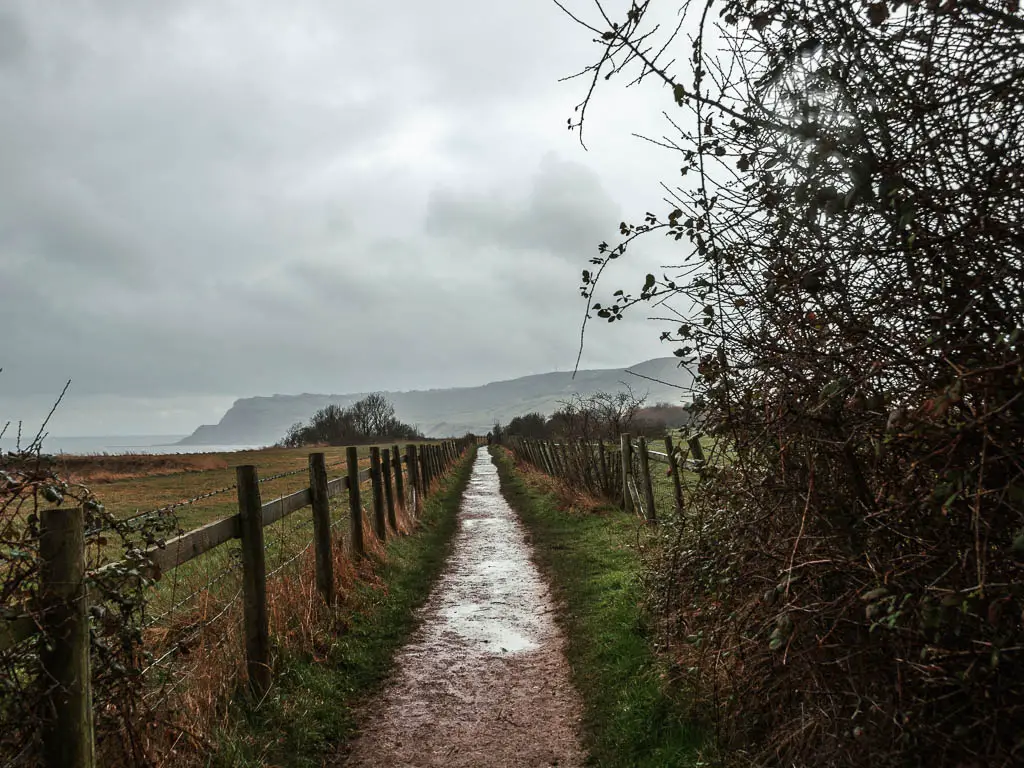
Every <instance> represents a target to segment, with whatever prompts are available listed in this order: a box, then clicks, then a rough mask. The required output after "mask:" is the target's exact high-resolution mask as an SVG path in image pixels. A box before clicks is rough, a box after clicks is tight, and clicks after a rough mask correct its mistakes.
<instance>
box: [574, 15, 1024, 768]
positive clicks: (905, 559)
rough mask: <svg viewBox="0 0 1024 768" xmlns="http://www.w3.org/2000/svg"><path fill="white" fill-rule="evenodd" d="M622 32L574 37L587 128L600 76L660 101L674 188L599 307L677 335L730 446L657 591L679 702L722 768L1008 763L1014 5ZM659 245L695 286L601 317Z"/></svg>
mask: <svg viewBox="0 0 1024 768" xmlns="http://www.w3.org/2000/svg"><path fill="white" fill-rule="evenodd" d="M652 7H653V6H652ZM608 10H609V9H608V7H607V6H605V5H600V6H598V7H597V9H596V11H595V13H594V17H593V19H592V20H590V21H588V20H587V19H584V18H582V17H579V16H577V17H575V18H577V20H579V21H581V22H585V23H587V24H588V26H589V31H588V34H593V35H594V37H595V38H596V40H597V43H598V45H599V46H600V55H599V57H598V60H597V61H596V63H595V64H594V65H593V66H591V67H589V68H588V69H587V70H585V71H584V73H583V75H584V77H585V78H586V80H587V83H588V84H590V86H591V87H590V89H589V90H588V91H587V95H586V97H585V101H584V103H583V104H582V105H581V106H580V108H579V112H578V116H577V117H578V119H577V120H575V121H570V124H571V126H572V127H579V128H581V130H582V126H583V121H584V115H585V111H586V105H587V102H589V100H590V99H591V98H592V96H593V94H594V92H595V91H594V88H595V87H596V86H597V84H599V83H602V82H604V80H605V79H606V78H608V77H612V78H614V77H615V76H623V77H625V78H626V79H627V80H628V81H629V82H631V83H634V84H635V83H637V82H640V81H642V82H656V83H659V84H662V85H665V86H667V88H666V89H665V94H666V100H667V102H668V103H667V105H666V107H667V108H669V107H670V108H671V109H672V111H671V112H669V113H667V115H668V120H669V126H668V127H669V129H670V131H671V133H672V135H671V136H669V137H666V138H654V139H652V140H653V141H654V142H655V143H657V144H660V145H661V146H664V147H665V148H666V150H667V151H668V152H671V153H672V155H671V157H670V158H669V159H670V161H671V165H670V169H669V170H670V174H671V176H673V177H674V178H675V179H677V181H676V182H673V183H671V184H666V185H665V187H664V188H665V191H666V195H667V196H668V209H667V211H666V214H667V215H665V216H662V215H659V214H655V213H649V214H647V215H646V217H645V218H644V221H643V222H642V223H639V224H635V225H634V224H628V223H625V222H623V223H622V225H621V233H622V236H623V240H622V242H621V243H619V244H618V245H615V246H610V245H608V244H606V243H603V244H601V246H600V247H599V253H598V255H597V256H596V257H595V258H594V259H593V260H592V264H591V267H590V268H589V269H587V270H586V271H584V272H583V285H582V293H583V296H584V297H585V298H586V299H587V301H588V312H589V313H592V314H593V315H596V316H598V317H601V318H604V319H606V320H608V321H610V322H614V321H616V320H618V319H620V318H621V317H622V316H623V313H624V312H627V311H630V310H631V309H632V308H633V307H637V306H643V305H645V304H648V303H650V304H657V305H658V306H659V307H660V308H661V309H660V313H661V314H662V315H663V316H666V315H674V316H676V319H675V320H672V321H671V323H670V325H668V327H667V328H666V329H665V331H664V333H663V335H662V338H663V339H665V340H667V341H670V342H673V343H674V344H675V345H676V346H677V352H676V354H677V356H678V357H679V358H680V361H681V363H682V364H685V365H689V366H692V367H693V368H695V369H696V371H697V373H698V379H697V381H696V384H695V387H696V389H697V391H698V400H699V402H700V403H701V412H702V418H703V419H704V423H703V429H704V430H705V431H707V432H709V433H710V434H711V435H712V436H713V437H715V438H716V439H717V443H716V446H717V447H716V449H715V450H719V451H724V450H728V451H729V456H728V457H727V458H728V460H727V461H715V460H714V457H712V460H711V461H710V462H709V463H708V465H707V466H706V467H704V468H703V469H702V471H701V476H700V481H699V487H698V489H697V491H696V492H695V493H694V494H693V498H692V501H691V502H690V504H689V509H688V510H687V514H686V515H685V516H684V517H683V519H674V520H669V521H667V522H666V524H665V525H664V526H662V531H663V557H662V558H660V559H659V560H658V561H657V562H656V564H655V565H653V566H652V569H651V571H650V573H649V577H650V581H649V583H650V588H651V595H650V597H651V601H652V607H653V609H654V611H655V614H656V616H657V617H658V620H659V626H660V631H661V637H660V641H661V643H662V644H663V647H664V648H665V649H666V653H667V655H668V658H669V659H670V660H671V662H672V663H673V664H674V669H675V670H676V671H675V680H676V682H677V683H678V684H680V685H681V686H684V687H685V688H686V689H688V690H689V691H691V693H692V695H693V696H694V701H695V704H696V706H698V707H701V708H704V709H706V710H707V711H709V712H711V713H712V714H713V717H714V718H715V722H716V734H717V746H718V749H719V750H720V753H719V754H720V757H721V758H722V759H724V760H725V761H726V762H730V763H742V764H752V765H787V766H825V765H840V766H846V765H848V766H866V765H871V766H904V765H929V764H930V765H936V766H938V765H951V766H952V765H956V766H983V765H984V766H1010V765H1020V764H1021V763H1022V762H1024V740H1022V736H1021V734H1024V624H1022V621H1024V616H1022V611H1024V578H1022V577H1024V301H1022V296H1024V239H1022V237H1021V233H1020V222H1021V221H1022V220H1024V78H1022V77H1021V75H1020V73H1021V71H1022V70H1024V17H1022V15H1021V11H1020V7H1019V4H1018V3H1017V2H1016V0H969V1H967V0H965V1H962V2H938V1H936V0H932V1H928V2H904V1H901V0H880V1H879V2H871V3H846V2H838V1H836V0H743V2H739V1H738V0H708V2H706V3H701V4H690V3H688V2H687V3H683V4H682V5H681V6H680V7H679V11H680V14H679V18H678V20H677V19H676V18H672V19H671V23H670V24H666V25H658V24H657V23H656V22H655V21H654V20H653V19H651V18H649V15H650V10H649V6H648V3H639V4H631V5H629V6H627V7H626V8H625V9H623V11H622V13H621V15H619V16H617V17H616V18H615V19H612V18H610V17H608V16H606V15H605V13H606V11H608ZM613 22H614V23H613ZM677 24H678V25H679V26H677ZM680 171H681V174H682V175H681V176H680V175H679V173H680ZM651 233H660V234H661V235H663V236H668V237H671V238H672V239H673V240H675V241H677V242H678V244H679V259H678V266H675V267H671V268H666V270H665V272H664V273H662V274H657V275H655V274H648V275H646V276H645V277H644V278H643V279H642V284H641V285H640V286H639V290H635V291H618V292H615V293H611V292H610V291H609V294H611V295H610V298H609V299H608V300H607V301H596V300H595V299H599V298H603V297H602V296H598V294H597V293H596V291H597V290H598V286H599V285H602V286H603V285H604V283H605V282H606V281H607V280H608V279H609V277H610V276H611V274H612V272H613V269H612V267H613V266H614V265H617V264H621V263H622V262H623V261H625V260H626V258H627V254H628V253H629V252H630V249H635V248H636V247H638V246H640V245H642V243H643V240H642V239H641V240H639V241H638V240H637V238H642V237H644V236H649V235H651Z"/></svg>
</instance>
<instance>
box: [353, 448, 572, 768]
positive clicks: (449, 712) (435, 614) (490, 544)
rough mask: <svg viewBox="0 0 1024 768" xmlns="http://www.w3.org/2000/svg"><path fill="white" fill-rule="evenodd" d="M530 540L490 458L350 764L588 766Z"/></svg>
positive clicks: (482, 456)
mask: <svg viewBox="0 0 1024 768" xmlns="http://www.w3.org/2000/svg"><path fill="white" fill-rule="evenodd" d="M530 555H531V552H530V547H529V544H528V542H527V539H526V535H525V531H524V530H523V528H522V526H521V524H520V523H519V521H518V519H517V518H516V515H515V513H514V512H513V511H512V509H511V508H510V507H509V505H508V503H507V502H506V501H505V499H504V497H502V495H501V492H500V490H499V485H498V471H497V468H496V467H495V466H494V464H493V463H492V461H491V457H490V456H489V455H488V453H487V451H486V449H481V450H480V452H479V454H478V456H477V459H476V462H475V464H474V466H473V475H472V478H471V479H470V483H469V487H468V488H467V490H466V492H465V495H464V496H463V499H462V504H461V508H460V511H459V527H458V532H457V534H456V539H455V543H454V549H453V551H452V555H451V557H450V559H449V561H448V563H447V565H446V567H445V571H444V574H443V575H442V577H441V579H440V580H439V581H438V583H437V585H436V586H435V588H434V591H433V592H432V593H431V596H430V599H429V600H428V602H427V604H426V605H425V606H424V607H423V609H422V614H421V620H422V623H421V626H420V628H419V630H418V631H417V632H416V634H415V635H414V636H413V638H412V640H411V641H410V643H409V645H407V646H406V647H405V648H404V649H403V650H402V651H401V652H399V654H398V655H397V657H396V664H395V672H394V674H393V677H392V679H391V682H390V683H389V684H388V685H387V687H386V688H385V689H384V691H383V693H382V694H381V696H380V697H378V698H377V699H376V700H375V701H374V703H373V704H372V705H371V707H370V709H369V710H368V711H367V712H366V713H364V721H363V729H362V733H361V735H360V736H359V737H358V738H357V739H356V740H355V742H354V744H353V745H352V747H351V750H350V752H349V753H348V754H347V755H346V756H345V757H342V758H341V762H340V763H339V765H345V766H381V767H385V768H390V767H391V766H424V767H427V766H476V767H478V768H492V767H493V768H497V767H498V766H501V767H504V766H509V767H511V766H556V765H557V766H563V767H571V766H581V765H583V761H584V757H585V756H584V753H583V751H582V749H581V747H580V744H579V739H578V735H577V730H578V725H579V719H580V713H581V705H580V701H579V698H578V695H577V693H576V691H575V690H574V689H573V687H572V685H571V683H570V681H569V667H568V664H567V662H566V659H565V653H564V648H563V646H564V640H563V638H562V635H561V633H560V631H559V629H558V628H557V626H556V625H555V623H554V605H553V601H552V598H551V595H550V594H549V591H548V588H547V585H546V584H545V582H544V580H543V579H542V578H541V576H540V574H539V573H538V571H537V568H536V566H535V565H534V563H533V561H532V560H531V557H530Z"/></svg>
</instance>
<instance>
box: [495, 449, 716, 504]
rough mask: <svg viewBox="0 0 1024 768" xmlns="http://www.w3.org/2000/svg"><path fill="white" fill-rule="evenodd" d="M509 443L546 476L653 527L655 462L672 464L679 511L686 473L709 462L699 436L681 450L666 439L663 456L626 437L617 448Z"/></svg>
mask: <svg viewBox="0 0 1024 768" xmlns="http://www.w3.org/2000/svg"><path fill="white" fill-rule="evenodd" d="M505 444H506V445H507V447H509V448H510V449H511V450H512V452H513V453H514V454H515V455H516V456H517V457H519V458H520V459H521V460H523V461H525V462H527V463H529V464H532V465H533V466H535V467H536V468H537V469H539V470H541V471H542V472H544V473H546V474H549V475H551V476H553V477H557V478H559V479H560V480H563V481H564V482H567V483H569V484H570V485H573V486H575V487H578V488H581V489H583V490H586V491H589V492H592V493H595V494H597V495H598V496H601V497H603V498H606V499H608V500H609V501H611V502H614V503H616V504H618V505H620V506H621V507H622V508H623V509H624V510H626V511H627V512H636V513H638V514H639V515H640V516H641V517H643V518H644V519H646V520H647V521H648V522H650V523H656V522H657V519H658V505H657V503H656V499H655V496H656V494H655V491H654V487H655V486H654V483H653V482H652V473H651V466H650V465H651V463H652V462H655V463H658V464H665V465H667V466H668V477H669V478H671V481H672V494H671V496H672V507H673V508H674V510H675V511H676V513H681V511H682V509H683V483H682V472H683V471H684V470H694V471H699V470H700V469H701V468H702V467H704V466H706V464H707V459H706V457H705V455H704V450H703V448H702V446H701V443H700V437H699V436H694V437H691V438H689V439H688V440H687V442H686V445H685V447H681V446H677V445H676V444H675V443H674V442H673V440H672V437H671V436H668V437H666V438H665V451H664V452H662V451H657V450H653V449H651V447H650V446H649V445H648V444H647V440H646V438H644V437H639V438H637V439H636V440H634V439H632V437H631V436H630V435H629V434H628V433H624V434H622V435H620V437H619V444H618V445H617V446H616V445H614V444H607V443H605V442H604V441H586V440H561V441H552V440H536V439H529V440H528V439H524V438H521V437H516V436H511V437H507V438H506V439H505ZM616 452H617V453H618V456H615V455H614V454H615V453H616Z"/></svg>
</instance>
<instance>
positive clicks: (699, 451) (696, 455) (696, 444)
mask: <svg viewBox="0 0 1024 768" xmlns="http://www.w3.org/2000/svg"><path fill="white" fill-rule="evenodd" d="M688 445H689V446H690V455H691V456H693V460H694V461H699V462H700V463H701V464H703V463H704V461H705V459H704V449H703V448H702V447H701V444H700V436H699V435H694V436H693V437H691V438H690V439H689V441H688Z"/></svg>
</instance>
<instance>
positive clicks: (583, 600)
mask: <svg viewBox="0 0 1024 768" xmlns="http://www.w3.org/2000/svg"><path fill="white" fill-rule="evenodd" d="M492 453H493V455H494V457H495V460H496V463H497V466H498V474H499V477H500V480H501V491H502V493H503V494H504V496H505V498H506V499H507V500H508V502H509V504H510V505H511V506H512V508H513V509H515V510H516V512H517V513H518V514H519V516H520V518H521V519H522V521H523V523H524V524H525V526H526V528H527V530H528V531H529V532H530V535H531V538H532V540H533V546H534V552H535V558H536V560H537V563H538V565H539V566H540V567H541V569H542V570H543V571H544V572H545V574H546V576H547V577H548V580H549V582H550V583H551V585H552V589H553V590H554V592H555V594H556V596H557V597H558V599H559V622H560V624H561V626H562V628H563V630H564V631H565V633H566V637H567V640H568V643H567V653H568V657H569V664H570V666H571V667H572V675H573V682H574V683H575V685H576V687H577V689H578V690H579V692H580V694H581V696H582V698H583V703H584V719H583V737H584V746H585V748H586V749H587V751H588V752H589V754H590V764H591V765H596V766H602V768H616V767H617V766H623V767H625V766H630V768H661V767H665V768H667V767H668V766H673V767H675V766H687V765H695V764H696V762H697V749H698V747H699V745H700V742H701V737H700V734H699V732H698V730H697V729H696V728H695V727H694V726H693V725H692V724H691V723H690V722H689V721H688V719H687V717H686V716H685V714H684V713H685V705H684V703H683V702H681V701H679V700H678V699H676V698H673V696H672V694H671V692H670V691H668V690H667V688H666V686H665V684H664V676H663V674H662V672H663V668H662V665H661V664H660V663H659V661H658V660H657V658H656V657H655V655H654V654H653V652H652V650H651V646H650V641H649V637H648V635H647V633H646V631H645V622H644V616H643V612H642V610H641V608H640V602H641V598H642V596H641V586H640V580H639V573H640V559H639V556H638V553H637V549H636V545H637V541H638V537H643V536H645V535H646V534H645V532H644V531H642V530H638V529H639V525H638V521H637V519H636V518H635V517H630V516H628V515H626V514H624V513H622V512H621V511H619V510H615V509H603V510H599V511H597V512H584V513H580V512H576V511H573V510H571V509H570V510H566V509H563V508H562V506H563V505H562V504H560V502H559V499H558V497H557V496H556V495H555V494H554V493H553V492H551V490H550V489H548V488H545V487H543V483H538V482H530V481H527V479H526V478H525V475H524V474H523V473H521V472H520V471H519V470H518V469H516V467H515V465H514V463H513V460H512V458H511V457H510V455H509V454H508V453H507V452H505V451H504V450H502V449H492Z"/></svg>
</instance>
